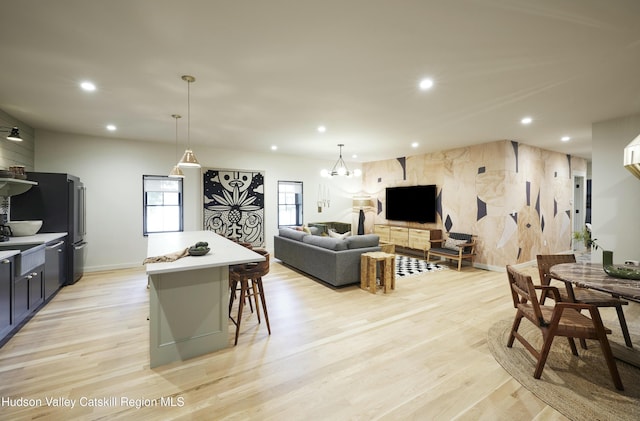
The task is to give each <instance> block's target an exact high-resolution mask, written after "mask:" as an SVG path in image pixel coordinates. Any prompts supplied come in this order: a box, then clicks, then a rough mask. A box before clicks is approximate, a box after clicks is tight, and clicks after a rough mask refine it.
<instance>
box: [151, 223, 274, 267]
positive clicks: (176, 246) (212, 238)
mask: <svg viewBox="0 0 640 421" xmlns="http://www.w3.org/2000/svg"><path fill="white" fill-rule="evenodd" d="M198 241H206V242H208V243H209V248H210V249H211V251H210V252H209V253H208V254H206V255H204V256H187V257H183V258H182V259H178V260H176V261H174V262H164V263H148V264H147V265H146V268H147V274H148V275H153V274H159V273H170V272H180V271H184V270H194V269H204V268H210V267H215V266H228V265H237V264H240V263H249V262H259V261H263V260H264V256H262V255H261V254H258V253H256V252H254V251H251V250H249V249H248V248H246V247H243V246H241V245H240V244H237V243H234V242H233V241H231V240H227V239H226V238H224V237H222V236H220V235H218V234H215V233H213V232H212V231H185V232H173V233H165V234H150V235H149V243H148V248H147V257H152V256H162V255H165V254H170V253H175V252H176V251H179V250H184V249H185V248H186V247H189V246H192V245H194V244H195V243H197V242H198Z"/></svg>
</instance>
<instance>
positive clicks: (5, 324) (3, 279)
mask: <svg viewBox="0 0 640 421" xmlns="http://www.w3.org/2000/svg"><path fill="white" fill-rule="evenodd" d="M12 284H13V257H9V258H7V259H2V260H1V261H0V341H1V340H2V338H4V337H5V336H6V335H7V334H8V333H9V332H10V331H11V329H12V326H13V323H12V321H13V314H12V311H11V310H12V306H11V289H12V288H11V286H12Z"/></svg>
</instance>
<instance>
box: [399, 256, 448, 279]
mask: <svg viewBox="0 0 640 421" xmlns="http://www.w3.org/2000/svg"><path fill="white" fill-rule="evenodd" d="M446 268H447V267H446V266H442V265H438V264H436V263H427V261H426V260H422V259H416V258H414V257H408V256H402V255H400V254H398V255H396V277H406V276H411V275H417V274H419V273H425V272H432V271H436V270H444V269H446Z"/></svg>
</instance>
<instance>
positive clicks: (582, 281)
mask: <svg viewBox="0 0 640 421" xmlns="http://www.w3.org/2000/svg"><path fill="white" fill-rule="evenodd" d="M549 273H550V275H551V277H552V278H554V279H557V280H560V281H564V283H565V285H566V287H567V294H568V295H569V298H570V299H573V300H575V297H574V294H573V286H576V287H580V288H588V289H592V290H596V291H600V292H603V293H606V294H611V295H612V296H614V297H617V298H623V299H626V300H629V301H633V302H636V303H640V280H633V279H623V278H616V277H613V276H610V275H609V274H607V273H606V272H605V271H604V268H603V267H602V264H601V263H600V264H597V263H587V262H584V263H583V262H576V263H561V264H557V265H553V266H552V267H551V269H550V271H549ZM609 342H610V343H611V349H612V351H613V355H614V357H616V358H617V359H619V360H622V361H625V362H627V363H629V364H632V365H634V366H636V367H639V368H640V352H638V351H637V350H636V348H635V347H634V348H628V347H626V346H624V345H621V344H618V343H617V342H615V341H611V340H610V341H609Z"/></svg>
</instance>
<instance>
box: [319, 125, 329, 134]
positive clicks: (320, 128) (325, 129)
mask: <svg viewBox="0 0 640 421" xmlns="http://www.w3.org/2000/svg"><path fill="white" fill-rule="evenodd" d="M326 131H327V128H326V127H324V126H318V132H319V133H324V132H326Z"/></svg>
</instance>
